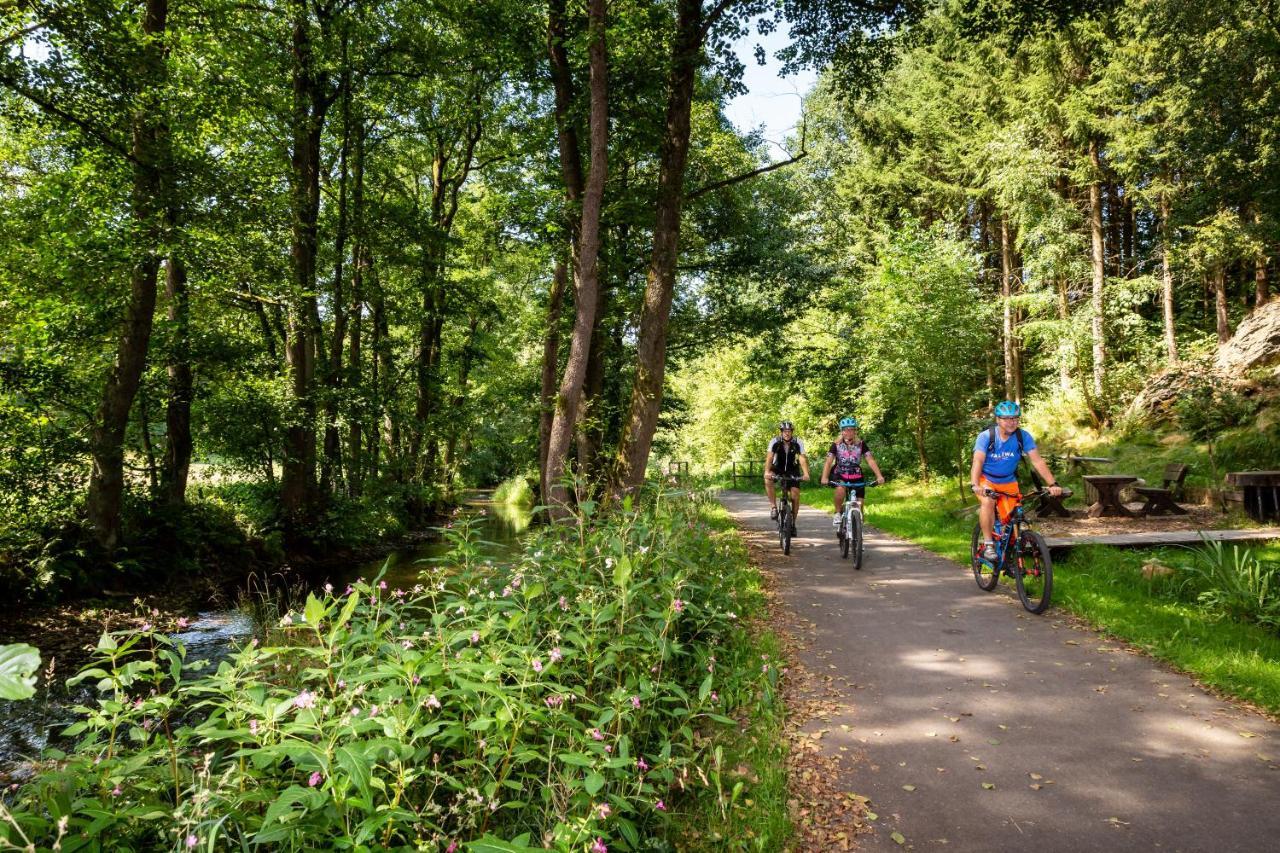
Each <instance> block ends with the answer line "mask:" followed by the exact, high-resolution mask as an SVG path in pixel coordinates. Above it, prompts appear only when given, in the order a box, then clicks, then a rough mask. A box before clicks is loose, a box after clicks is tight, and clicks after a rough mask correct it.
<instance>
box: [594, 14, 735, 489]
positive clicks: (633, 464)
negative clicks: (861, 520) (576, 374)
mask: <svg viewBox="0 0 1280 853" xmlns="http://www.w3.org/2000/svg"><path fill="white" fill-rule="evenodd" d="M719 8H721V9H723V8H724V7H723V6H721V7H719ZM710 23H711V22H707V26H706V27H704V26H703V17H702V3H701V0H678V1H677V3H676V31H675V34H674V42H673V45H672V53H671V70H670V79H669V80H668V82H667V112H666V124H665V127H664V131H663V135H662V147H661V151H660V154H659V165H658V193H657V198H656V203H655V217H654V225H653V252H652V254H651V255H650V258H649V272H648V275H647V278H646V282H645V289H644V306H643V308H642V310H641V314H640V336H639V340H638V342H637V347H636V376H635V382H634V384H633V385H632V386H631V403H630V405H629V406H628V414H627V419H626V421H625V423H624V424H623V428H622V437H621V439H620V440H619V442H618V456H617V463H616V466H615V471H614V472H613V476H614V478H615V479H614V483H615V487H614V491H615V492H618V493H621V492H624V491H631V490H634V489H636V488H638V487H639V486H640V485H641V484H642V483H643V482H644V477H645V468H646V466H647V465H648V462H649V449H650V447H651V446H652V444H653V433H654V431H655V430H656V429H657V426H658V412H659V411H660V410H661V408H662V386H663V381H664V379H665V376H666V352H667V322H668V320H669V319H670V317H671V300H672V298H673V296H674V292H675V280H676V262H677V260H678V259H679V251H680V216H681V211H682V206H683V202H684V191H683V186H684V173H685V166H686V164H687V163H688V157H689V132H690V114H691V111H692V106H693V91H694V83H695V82H696V80H697V71H698V65H699V64H700V62H701V60H702V42H703V37H704V34H705V33H706V31H707V29H709V27H710Z"/></svg>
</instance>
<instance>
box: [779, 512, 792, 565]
mask: <svg viewBox="0 0 1280 853" xmlns="http://www.w3.org/2000/svg"><path fill="white" fill-rule="evenodd" d="M786 506H787V508H786V509H785V510H778V541H779V542H780V543H781V544H782V553H783V554H787V555H789V554H790V553H791V503H790V501H787V502H786Z"/></svg>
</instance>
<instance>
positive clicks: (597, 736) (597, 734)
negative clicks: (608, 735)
mask: <svg viewBox="0 0 1280 853" xmlns="http://www.w3.org/2000/svg"><path fill="white" fill-rule="evenodd" d="M587 734H589V735H591V739H592V740H604V732H602V731H600V730H599V729H591V730H590V731H589V732H587Z"/></svg>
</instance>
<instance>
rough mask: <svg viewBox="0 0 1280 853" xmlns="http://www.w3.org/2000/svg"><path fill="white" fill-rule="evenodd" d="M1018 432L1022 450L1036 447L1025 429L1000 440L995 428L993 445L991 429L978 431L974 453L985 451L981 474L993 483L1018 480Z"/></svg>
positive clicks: (1025, 450)
mask: <svg viewBox="0 0 1280 853" xmlns="http://www.w3.org/2000/svg"><path fill="white" fill-rule="evenodd" d="M1018 433H1022V451H1023V452H1024V453H1025V452H1027V451H1031V450H1035V449H1036V440H1035V439H1034V438H1032V437H1031V433H1029V432H1027V431H1026V430H1025V429H1019V430H1018V431H1017V432H1015V433H1013V434H1012V435H1010V436H1009V437H1008V438H1006V439H1005V440H1004V441H1001V440H1000V432H999V430H995V445H996V446H995V447H994V448H992V447H991V446H990V445H991V434H992V430H989V429H984V430H983V431H982V432H980V433H978V439H977V441H975V442H974V443H973V452H974V453H985V454H987V458H986V459H984V460H983V462H982V476H984V477H986V478H987V479H988V480H990V481H991V482H993V483H1016V482H1017V481H1018V462H1019V454H1018Z"/></svg>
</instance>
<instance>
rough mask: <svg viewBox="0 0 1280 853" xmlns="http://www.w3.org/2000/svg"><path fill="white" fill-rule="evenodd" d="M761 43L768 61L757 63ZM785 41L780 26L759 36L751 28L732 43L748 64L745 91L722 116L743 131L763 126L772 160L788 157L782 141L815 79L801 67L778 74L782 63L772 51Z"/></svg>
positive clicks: (796, 121)
mask: <svg viewBox="0 0 1280 853" xmlns="http://www.w3.org/2000/svg"><path fill="white" fill-rule="evenodd" d="M757 44H760V45H763V46H764V49H765V54H766V56H767V59H768V62H767V64H765V65H763V66H761V65H757V64H756V59H755V56H754V51H755V46H756V45H757ZM787 44H788V38H787V28H786V26H785V25H784V26H782V27H779V28H778V29H777V30H774V31H773V32H772V33H770V34H769V35H767V36H760V35H758V34H757V33H756V32H755V28H754V27H752V29H751V31H750V32H749V33H748V35H746V36H744V37H743V38H741V39H739V40H738V41H737V42H735V44H734V49H735V50H736V51H737V53H738V58H739V59H740V60H742V63H743V64H744V65H746V66H747V70H746V74H745V75H744V77H743V82H744V83H745V84H746V87H747V94H745V95H740V96H738V97H737V98H734V99H733V100H732V101H730V102H729V105H728V107H727V108H726V109H725V115H727V116H728V117H729V120H730V121H732V122H733V124H734V126H735V127H737V128H738V130H740V131H742V132H744V133H745V132H748V131H751V130H754V129H755V128H757V127H760V126H761V125H763V126H764V129H765V131H764V138H765V139H767V140H769V141H770V142H772V143H774V145H773V146H772V147H773V150H772V152H771V154H770V156H771V157H772V158H773V159H774V160H780V159H784V158H785V157H786V156H787V153H786V151H784V150H783V148H782V147H781V146H782V143H783V142H784V140H785V139H786V137H787V136H788V135H789V134H790V133H791V131H792V130H793V129H794V128H796V127H798V126H799V124H800V108H801V106H802V99H803V97H804V96H805V95H807V94H808V93H809V90H810V89H812V88H813V85H814V83H816V82H817V79H818V75H817V73H816V72H814V71H811V70H808V69H806V70H804V71H801V72H799V73H798V74H795V75H792V76H790V77H781V76H779V71H780V69H781V68H782V63H781V62H779V61H778V60H777V59H774V57H773V54H774V53H775V52H777V51H778V50H779V49H781V48H783V47H786V46H787Z"/></svg>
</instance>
